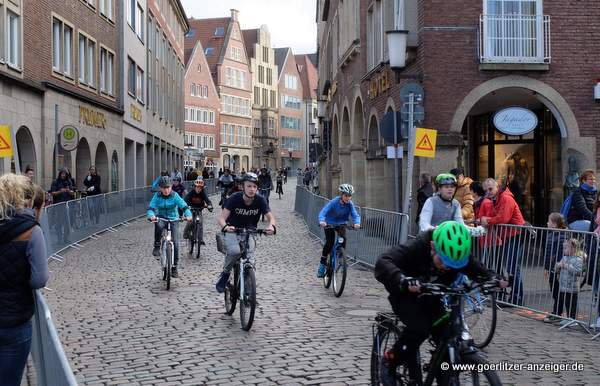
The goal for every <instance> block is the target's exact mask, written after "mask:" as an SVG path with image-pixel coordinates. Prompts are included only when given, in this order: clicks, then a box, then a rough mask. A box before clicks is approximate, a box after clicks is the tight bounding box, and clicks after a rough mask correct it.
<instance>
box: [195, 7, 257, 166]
mask: <svg viewBox="0 0 600 386" xmlns="http://www.w3.org/2000/svg"><path fill="white" fill-rule="evenodd" d="M238 15H239V12H238V11H237V10H235V9H232V10H231V16H230V17H226V18H217V19H190V20H189V23H190V26H191V29H190V32H189V33H188V36H187V38H186V57H188V55H190V54H191V52H192V51H193V48H194V46H195V44H196V42H197V41H198V40H199V41H200V42H201V43H202V47H203V48H204V54H205V56H206V61H207V63H208V66H209V67H210V72H211V75H212V77H213V80H214V82H215V85H216V87H217V91H218V92H219V96H220V99H221V111H220V115H221V116H220V120H221V122H220V124H221V127H220V133H221V135H220V153H221V162H220V164H221V166H222V167H223V168H230V169H232V170H235V171H240V170H242V169H245V170H248V169H249V168H250V167H251V166H252V164H251V160H252V130H251V126H252V104H251V103H252V89H251V76H250V68H249V63H248V58H247V56H246V47H245V45H244V39H243V35H242V31H241V29H240V24H239V22H238Z"/></svg>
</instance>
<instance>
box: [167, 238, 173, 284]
mask: <svg viewBox="0 0 600 386" xmlns="http://www.w3.org/2000/svg"><path fill="white" fill-rule="evenodd" d="M165 251H166V258H167V259H166V260H167V261H166V263H167V264H166V265H165V271H166V272H165V276H166V281H167V290H170V289H171V268H172V264H173V244H171V243H167V248H166V249H165Z"/></svg>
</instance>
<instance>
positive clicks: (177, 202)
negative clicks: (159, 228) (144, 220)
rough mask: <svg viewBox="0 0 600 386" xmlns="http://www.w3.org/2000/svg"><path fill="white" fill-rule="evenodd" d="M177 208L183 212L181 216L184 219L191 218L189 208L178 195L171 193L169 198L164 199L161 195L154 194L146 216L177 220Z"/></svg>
mask: <svg viewBox="0 0 600 386" xmlns="http://www.w3.org/2000/svg"><path fill="white" fill-rule="evenodd" d="M178 208H179V209H182V210H183V211H184V212H183V215H184V216H185V217H192V212H191V211H190V207H189V206H188V205H187V204H186V203H185V201H184V200H183V198H181V196H179V194H177V193H175V192H171V194H170V195H169V196H167V197H165V196H163V195H162V193H156V194H154V197H152V201H150V206H149V207H148V212H147V216H148V218H151V217H153V216H157V217H163V218H168V219H169V220H177V219H178V218H179V211H178V210H177V209H178Z"/></svg>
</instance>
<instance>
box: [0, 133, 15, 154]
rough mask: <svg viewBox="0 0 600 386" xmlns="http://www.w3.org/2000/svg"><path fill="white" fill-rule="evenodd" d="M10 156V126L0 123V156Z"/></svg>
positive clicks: (11, 149)
mask: <svg viewBox="0 0 600 386" xmlns="http://www.w3.org/2000/svg"><path fill="white" fill-rule="evenodd" d="M12 156H13V148H12V139H11V134H10V126H5V125H0V158H4V157H12Z"/></svg>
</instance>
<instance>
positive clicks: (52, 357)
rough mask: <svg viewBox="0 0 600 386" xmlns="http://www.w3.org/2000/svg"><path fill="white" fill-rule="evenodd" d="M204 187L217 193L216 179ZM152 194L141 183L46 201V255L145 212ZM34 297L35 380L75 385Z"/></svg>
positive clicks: (46, 310)
mask: <svg viewBox="0 0 600 386" xmlns="http://www.w3.org/2000/svg"><path fill="white" fill-rule="evenodd" d="M184 186H185V187H186V190H188V191H189V190H190V189H193V182H192V181H186V182H184ZM205 189H206V191H207V194H208V195H213V194H215V193H217V187H216V181H215V180H214V179H208V180H205ZM153 194H154V193H153V192H152V191H151V188H150V187H143V188H135V189H128V190H122V191H118V192H111V193H106V194H99V195H96V196H89V197H85V198H81V199H77V200H71V201H67V202H63V203H58V204H54V205H49V206H48V207H46V208H44V214H43V215H42V216H41V219H40V226H41V227H42V229H43V231H44V237H45V239H46V247H47V250H48V254H49V256H52V257H53V258H55V259H57V260H59V261H60V260H62V258H61V257H60V255H58V253H60V252H61V251H62V250H64V249H66V248H69V247H74V248H78V243H79V242H82V241H83V240H86V239H89V238H94V237H96V236H98V235H99V234H100V233H102V232H104V231H112V232H114V231H115V230H114V229H113V227H115V226H117V225H119V224H127V222H128V221H129V220H133V219H135V218H137V217H140V216H143V215H145V213H146V210H147V208H148V204H149V203H150V200H151V199H152V195H153ZM35 299H36V312H35V315H34V319H33V326H32V327H33V333H32V344H31V356H32V358H33V362H34V367H35V370H36V380H37V384H38V385H41V386H45V385H56V386H63V385H69V386H70V385H76V384H77V382H76V380H75V377H74V376H73V372H72V371H71V368H70V365H69V361H68V359H67V357H66V356H65V353H64V351H63V348H62V345H61V343H60V340H59V338H58V333H57V332H56V328H55V326H54V323H53V322H52V318H51V315H50V310H49V308H48V305H47V304H46V301H45V299H44V296H43V295H42V293H41V291H36V292H35Z"/></svg>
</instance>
